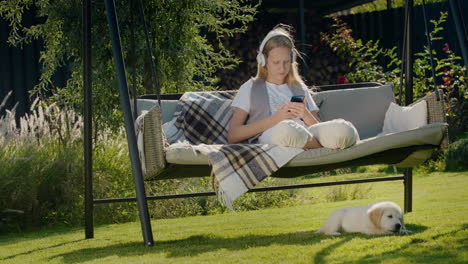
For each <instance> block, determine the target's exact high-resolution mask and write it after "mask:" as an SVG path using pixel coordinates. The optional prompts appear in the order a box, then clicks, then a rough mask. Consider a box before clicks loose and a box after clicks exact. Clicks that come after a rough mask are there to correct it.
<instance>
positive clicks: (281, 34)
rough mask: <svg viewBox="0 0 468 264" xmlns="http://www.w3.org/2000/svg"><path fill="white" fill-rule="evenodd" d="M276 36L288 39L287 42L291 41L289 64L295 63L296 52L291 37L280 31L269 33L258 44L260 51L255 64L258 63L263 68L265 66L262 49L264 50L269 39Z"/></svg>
mask: <svg viewBox="0 0 468 264" xmlns="http://www.w3.org/2000/svg"><path fill="white" fill-rule="evenodd" d="M276 36H284V37H286V38H287V39H289V41H291V46H292V49H291V63H293V62H295V61H296V51H295V50H294V42H293V41H292V40H291V37H290V36H289V35H287V34H286V33H284V32H281V31H271V32H270V33H268V34H267V35H266V37H265V38H264V39H263V41H262V44H260V49H259V50H258V55H257V62H258V64H260V65H262V66H263V67H265V65H266V56H265V54H263V48H265V45H266V43H267V42H268V40H270V39H271V38H274V37H276Z"/></svg>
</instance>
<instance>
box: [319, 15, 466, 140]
mask: <svg viewBox="0 0 468 264" xmlns="http://www.w3.org/2000/svg"><path fill="white" fill-rule="evenodd" d="M334 19H335V24H334V25H333V27H332V32H331V33H322V40H323V41H324V42H326V43H327V44H328V45H329V46H330V47H331V48H332V50H333V51H335V52H336V53H337V55H339V56H340V57H342V59H343V60H344V61H346V62H347V63H348V66H349V68H350V72H349V73H347V74H346V75H345V78H346V79H347V80H349V81H350V82H366V81H377V82H381V83H386V82H391V83H393V85H394V86H395V87H399V86H400V79H399V76H400V73H401V70H400V66H401V59H399V58H398V56H397V54H396V47H393V48H391V49H385V48H381V47H379V42H378V41H377V42H373V41H367V42H365V43H364V42H363V41H362V40H360V39H358V40H356V39H354V38H353V37H352V35H351V33H352V30H351V29H349V28H348V27H347V25H346V24H345V23H344V22H342V21H341V20H339V19H338V18H334ZM446 21H447V13H446V12H441V15H440V18H439V20H431V23H432V25H433V29H432V31H431V32H430V39H431V41H436V40H442V38H441V37H439V36H438V33H440V32H442V31H443V30H444V28H443V27H442V24H443V23H445V22H446ZM442 51H443V53H442V54H441V55H439V56H438V53H437V49H434V50H432V54H433V57H434V68H435V76H436V80H435V82H434V80H433V77H432V74H431V71H432V67H431V62H430V61H431V60H430V54H429V50H428V48H427V47H426V46H425V47H424V51H423V52H420V53H417V54H415V60H414V65H413V76H414V77H413V82H414V84H413V91H414V99H415V100H416V99H419V98H421V97H423V96H425V95H426V94H428V93H429V92H431V91H433V90H434V89H435V88H439V89H442V90H443V91H444V97H445V98H444V99H445V102H446V113H447V117H448V122H449V125H450V136H451V139H455V138H459V137H463V136H464V133H465V132H467V131H468V119H467V118H468V89H467V85H466V81H465V76H466V74H467V71H466V67H462V66H460V64H459V61H460V60H461V57H459V56H456V55H455V54H454V53H453V51H452V50H450V46H449V44H447V43H446V44H445V45H444V46H443V47H442ZM382 61H383V62H387V63H386V65H385V67H384V66H382V65H381V62H382ZM434 83H435V86H434ZM395 93H396V94H397V95H399V91H398V90H397V89H396V90H395ZM401 99H402V101H404V94H401Z"/></svg>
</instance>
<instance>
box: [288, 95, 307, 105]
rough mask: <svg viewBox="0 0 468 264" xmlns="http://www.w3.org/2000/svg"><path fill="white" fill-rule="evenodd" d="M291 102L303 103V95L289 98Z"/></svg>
mask: <svg viewBox="0 0 468 264" xmlns="http://www.w3.org/2000/svg"><path fill="white" fill-rule="evenodd" d="M291 102H297V103H303V102H304V95H293V96H291Z"/></svg>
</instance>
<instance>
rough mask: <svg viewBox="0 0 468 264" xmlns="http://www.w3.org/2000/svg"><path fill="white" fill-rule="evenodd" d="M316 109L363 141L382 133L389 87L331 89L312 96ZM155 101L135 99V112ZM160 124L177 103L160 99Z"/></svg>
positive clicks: (391, 98)
mask: <svg viewBox="0 0 468 264" xmlns="http://www.w3.org/2000/svg"><path fill="white" fill-rule="evenodd" d="M312 96H313V98H314V100H315V102H316V104H317V105H318V106H319V108H320V112H319V115H320V118H321V120H322V121H329V120H332V119H336V118H343V119H344V120H347V121H350V122H351V123H353V124H354V126H355V127H356V129H357V131H358V133H359V137H360V138H361V140H362V139H366V138H369V137H373V136H376V135H377V134H379V133H380V132H382V127H383V124H384V119H385V113H386V112H387V109H388V107H389V105H390V103H392V102H395V96H394V94H393V85H391V84H386V85H382V86H377V87H364V88H355V89H344V90H331V91H323V92H318V93H314V92H313V93H312ZM155 104H157V100H149V99H139V100H138V110H139V111H140V112H141V111H145V110H149V109H151V107H153V106H154V105H155ZM161 104H162V121H163V123H166V122H168V121H170V120H171V119H172V117H173V115H174V112H175V109H176V105H177V101H176V100H161Z"/></svg>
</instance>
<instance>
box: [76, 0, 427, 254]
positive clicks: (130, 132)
mask: <svg viewBox="0 0 468 264" xmlns="http://www.w3.org/2000/svg"><path fill="white" fill-rule="evenodd" d="M104 1H105V6H106V13H107V19H108V24H109V30H110V35H111V41H112V50H113V56H114V61H115V66H116V71H117V78H118V86H119V91H120V98H121V105H122V110H123V113H124V123H125V130H126V133H127V140H128V147H129V152H130V158H131V163H132V173H133V178H134V183H135V190H136V197H131V198H107V199H94V197H93V184H92V118H91V117H92V107H91V106H92V99H91V98H92V97H91V92H92V83H91V69H92V66H91V65H92V61H91V0H84V1H83V86H84V89H83V90H84V92H83V96H84V168H85V170H84V171H85V175H84V179H85V193H84V194H85V203H84V204H85V210H84V211H85V237H86V238H87V239H89V238H93V237H94V224H93V211H94V205H96V204H103V203H114V202H134V201H136V202H137V204H138V212H139V217H140V223H141V228H142V233H143V240H144V244H145V245H146V246H152V245H153V244H154V240H153V234H152V228H151V223H150V217H149V213H148V206H147V201H148V200H162V199H174V198H186V197H197V196H212V195H215V193H214V192H201V193H187V194H174V195H160V196H147V195H146V192H145V188H144V181H143V175H142V169H141V161H140V158H139V155H138V149H137V144H136V135H135V128H134V124H133V120H134V116H133V115H134V113H132V110H131V104H130V96H129V90H128V85H127V78H126V74H125V65H124V61H123V55H122V47H121V42H120V33H119V26H118V20H117V15H116V10H115V3H114V0H104ZM139 8H140V16H141V18H142V21H143V23H144V27H145V30H146V22H145V18H144V13H143V6H142V3H141V0H140V5H139ZM302 12H303V11H302ZM412 20H413V0H406V5H405V23H404V24H405V26H404V44H403V61H404V65H402V68H403V69H402V70H403V72H406V73H408V74H405V87H406V89H405V104H406V105H408V104H411V103H412V102H413V88H412V87H413V78H412V74H411V73H412V70H411V69H412V67H413V54H412V45H413V44H412V33H413V22H412ZM145 34H147V30H146V32H145ZM146 36H147V35H146ZM146 40H147V45H148V46H149V40H148V38H147V39H146ZM152 67H153V69H152V70H154V65H152ZM350 86H352V85H350ZM160 99H161V97H159V94H158V100H160ZM421 148H427V146H421V147H418V148H414V147H412V148H407V149H406V151H408V155H409V154H410V153H412V152H413V151H415V150H418V149H421ZM391 151H392V150H391ZM393 151H402V149H397V150H393ZM380 154H381V155H382V157H383V156H388V155H391V153H380ZM375 158H377V159H378V157H375ZM373 163H375V159H374V160H372V162H371V161H370V160H366V158H363V159H359V160H353V161H349V162H343V163H339V164H336V165H335V167H334V166H328V167H326V166H325V167H323V168H321V171H324V170H331V169H335V168H343V167H350V166H357V165H366V164H373ZM206 167H207V166H206ZM181 168H182V169H184V166H181ZM199 168H200V167H199ZM185 169H189V170H191V169H193V167H190V166H185ZM285 169H286V170H290V172H289V173H295V174H296V175H304V174H307V173H311V172H307V171H304V170H303V169H301V168H299V169H298V168H289V169H288V168H285ZM203 170H205V171H206V170H207V168H203ZM172 173H177V170H174V171H172ZM208 175H209V174H208ZM395 180H402V181H403V183H404V211H405V212H411V211H412V185H413V183H412V181H413V179H412V169H405V171H404V175H403V176H391V177H379V178H369V179H356V180H346V181H333V182H324V183H313V184H298V185H287V186H276V187H264V188H255V189H253V190H251V191H250V192H261V191H273V190H283V189H297V188H307V187H320V186H331V185H342V184H357V183H368V182H380V181H395Z"/></svg>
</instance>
